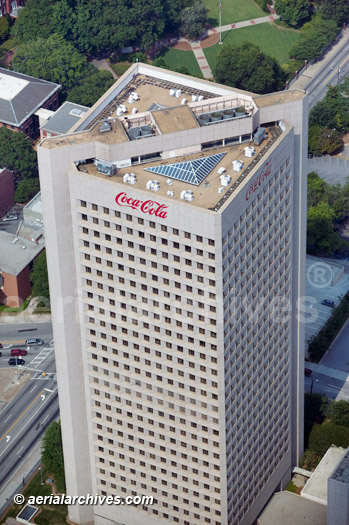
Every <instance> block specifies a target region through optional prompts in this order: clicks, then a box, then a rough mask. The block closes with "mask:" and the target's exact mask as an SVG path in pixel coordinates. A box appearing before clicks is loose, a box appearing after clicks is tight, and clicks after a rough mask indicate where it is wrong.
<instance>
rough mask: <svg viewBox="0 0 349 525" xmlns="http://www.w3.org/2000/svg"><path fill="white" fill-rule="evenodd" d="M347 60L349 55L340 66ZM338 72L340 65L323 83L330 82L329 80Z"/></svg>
mask: <svg viewBox="0 0 349 525" xmlns="http://www.w3.org/2000/svg"><path fill="white" fill-rule="evenodd" d="M347 60H349V57H347V58H345V59H344V60H343V61H342V62H341V63H340V64H339V67H341V66H342V65H343V64H344V63H345V62H346V61H347ZM337 73H338V66H337V67H336V68H335V69H334V70H333V71H332V73H331V74H330V76H329V77H327V79H326V80H325V81H324V82H323V83H322V85H323V86H325V85H327V84H328V81H329V80H330V79H331V78H332V77H333V75H336V74H337Z"/></svg>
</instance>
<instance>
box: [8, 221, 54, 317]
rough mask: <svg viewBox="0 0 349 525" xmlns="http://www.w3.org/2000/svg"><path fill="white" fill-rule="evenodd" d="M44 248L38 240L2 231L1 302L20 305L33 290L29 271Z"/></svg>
mask: <svg viewBox="0 0 349 525" xmlns="http://www.w3.org/2000/svg"><path fill="white" fill-rule="evenodd" d="M43 249H44V241H43V237H41V239H40V240H38V241H37V242H33V241H30V240H28V239H24V238H23V237H17V236H16V235H12V234H11V233H7V232H4V231H0V303H1V304H6V305H7V306H14V307H16V308H18V307H20V306H21V305H22V303H23V301H24V300H25V299H26V298H27V297H28V295H29V294H30V292H31V286H30V277H29V272H30V269H31V266H32V263H33V261H34V259H35V258H36V257H37V255H39V253H40V252H41V251H42V250H43Z"/></svg>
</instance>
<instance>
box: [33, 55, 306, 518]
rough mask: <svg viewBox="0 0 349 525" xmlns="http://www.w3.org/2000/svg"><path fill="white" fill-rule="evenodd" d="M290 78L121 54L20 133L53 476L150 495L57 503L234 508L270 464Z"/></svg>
mask: <svg viewBox="0 0 349 525" xmlns="http://www.w3.org/2000/svg"><path fill="white" fill-rule="evenodd" d="M305 97H306V95H305V93H304V92H302V91H297V90H295V91H292V90H290V91H287V92H280V93H274V94H270V95H255V94H252V93H247V92H244V91H241V90H238V89H234V88H230V87H226V86H222V85H219V84H215V83H212V82H208V81H204V80H199V79H197V78H192V77H189V76H186V75H181V74H178V73H174V72H171V71H167V70H162V69H159V68H156V67H152V66H149V65H145V64H141V63H138V64H134V65H133V66H132V67H131V68H130V69H129V70H128V71H127V72H126V73H125V74H124V75H123V76H122V77H121V78H120V79H119V80H118V81H117V82H116V83H115V84H114V85H113V86H112V87H111V88H110V89H109V90H108V91H107V92H106V93H105V95H104V96H103V97H102V98H101V99H100V100H99V101H98V102H97V103H96V104H95V105H94V106H93V107H92V108H91V109H90V110H88V111H87V113H86V114H85V115H84V116H83V117H82V118H81V119H79V120H78V121H77V122H76V124H75V125H74V126H73V127H72V128H71V130H70V131H69V134H67V135H61V136H59V137H51V138H47V139H45V140H43V141H42V142H41V144H40V145H39V147H38V159H39V171H40V182H41V191H42V202H43V212H44V222H45V238H46V248H47V257H48V270H49V277H50V289H51V308H52V315H53V329H54V338H55V348H56V350H55V351H56V357H57V359H56V362H57V374H58V389H59V399H60V409H61V420H62V435H63V447H64V456H65V469H66V481H67V493H68V494H70V495H84V494H95V493H98V494H101V495H102V496H113V497H115V496H121V497H123V498H126V497H129V496H130V497H135V496H142V495H146V496H152V497H153V502H149V501H147V500H142V499H141V498H140V499H139V500H137V499H136V500H135V502H134V504H132V505H119V506H116V505H103V504H96V505H94V506H92V505H86V506H82V505H72V506H70V507H69V519H70V520H71V521H73V522H75V523H81V524H82V523H84V524H87V523H91V524H92V523H95V524H96V525H112V524H114V525H115V524H116V525H120V524H125V525H156V524H159V525H160V524H166V523H171V524H174V523H178V524H180V525H202V524H203V523H211V524H214V525H228V524H229V525H235V524H242V525H250V524H251V523H253V521H254V520H255V519H256V518H257V516H258V515H259V513H260V512H261V510H262V508H263V507H264V505H265V504H266V502H267V501H268V499H269V498H270V496H271V495H272V493H273V492H274V491H275V490H276V489H279V490H280V488H282V486H283V484H284V483H287V482H288V481H289V479H290V477H291V469H292V467H293V466H294V465H296V464H297V462H298V459H299V457H300V455H301V454H302V452H303V374H304V326H303V323H302V317H301V316H300V315H298V313H299V312H298V301H299V298H300V297H301V296H302V295H303V294H304V284H305V279H304V271H305V231H306V177H305V176H302V175H304V174H305V172H304V169H303V167H304V166H306V158H307V122H308V118H307V104H306V101H305ZM136 501H138V504H136ZM139 502H140V503H139Z"/></svg>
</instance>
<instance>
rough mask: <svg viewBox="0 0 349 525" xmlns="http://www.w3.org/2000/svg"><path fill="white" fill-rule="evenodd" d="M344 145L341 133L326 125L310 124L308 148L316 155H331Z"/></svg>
mask: <svg viewBox="0 0 349 525" xmlns="http://www.w3.org/2000/svg"><path fill="white" fill-rule="evenodd" d="M341 146H342V139H341V135H340V133H339V132H338V131H337V130H336V129H335V128H334V129H330V128H328V127H326V126H318V125H315V126H310V127H309V136H308V150H309V152H310V153H313V154H314V155H331V154H332V153H334V152H335V151H338V150H339V148H340V147H341Z"/></svg>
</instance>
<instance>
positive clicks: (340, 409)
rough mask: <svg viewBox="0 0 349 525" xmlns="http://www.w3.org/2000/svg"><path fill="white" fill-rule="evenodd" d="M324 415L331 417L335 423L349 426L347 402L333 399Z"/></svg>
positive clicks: (348, 404) (348, 406)
mask: <svg viewBox="0 0 349 525" xmlns="http://www.w3.org/2000/svg"><path fill="white" fill-rule="evenodd" d="M326 417H328V418H329V419H331V421H333V423H334V424H335V425H340V426H343V427H347V428H349V402H348V401H344V400H341V401H333V402H332V403H331V404H330V406H329V407H328V409H327V410H326Z"/></svg>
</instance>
